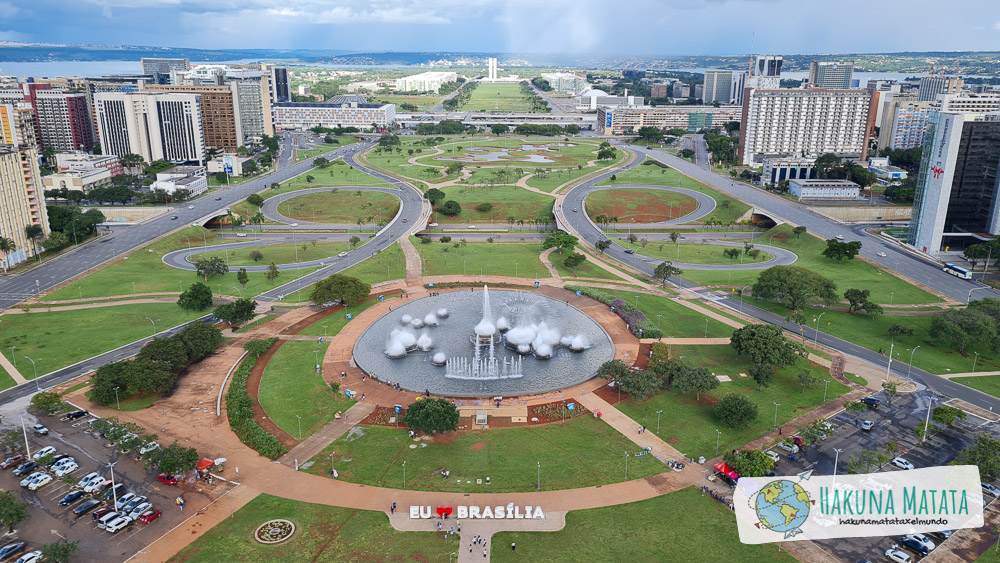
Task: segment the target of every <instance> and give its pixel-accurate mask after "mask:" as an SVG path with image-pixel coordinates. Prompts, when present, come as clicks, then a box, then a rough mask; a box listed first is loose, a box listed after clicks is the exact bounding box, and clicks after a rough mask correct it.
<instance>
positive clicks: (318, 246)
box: [191, 241, 351, 271]
mask: <svg viewBox="0 0 1000 563" xmlns="http://www.w3.org/2000/svg"><path fill="white" fill-rule="evenodd" d="M349 250H351V245H350V244H349V243H346V242H329V241H310V242H303V243H299V244H291V243H286V244H268V245H261V246H253V247H244V248H234V249H232V250H215V251H212V252H201V253H199V254H194V255H192V256H191V262H195V261H197V260H200V259H203V258H222V259H223V260H227V259H228V260H229V269H230V270H231V271H237V270H239V268H240V266H261V265H266V264H270V263H271V262H274V263H275V264H278V265H281V264H295V263H296V261H298V262H308V261H310V260H323V259H324V258H332V257H334V256H336V255H337V254H339V253H341V252H345V251H349ZM253 251H257V252H260V253H261V254H263V255H264V257H263V258H262V259H261V260H260V261H257V262H255V261H254V260H253V259H252V258H250V253H251V252H253Z"/></svg>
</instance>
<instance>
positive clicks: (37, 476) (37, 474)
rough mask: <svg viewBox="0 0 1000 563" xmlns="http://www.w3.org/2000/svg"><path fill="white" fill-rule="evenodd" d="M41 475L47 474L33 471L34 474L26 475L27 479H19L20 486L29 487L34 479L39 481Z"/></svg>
mask: <svg viewBox="0 0 1000 563" xmlns="http://www.w3.org/2000/svg"><path fill="white" fill-rule="evenodd" d="M42 475H48V473H45V472H44V471H35V472H34V473H32V474H31V475H28V476H27V477H25V478H24V479H21V486H22V487H27V486H28V485H30V484H31V483H32V481H34V480H35V479H40V478H41V477H42Z"/></svg>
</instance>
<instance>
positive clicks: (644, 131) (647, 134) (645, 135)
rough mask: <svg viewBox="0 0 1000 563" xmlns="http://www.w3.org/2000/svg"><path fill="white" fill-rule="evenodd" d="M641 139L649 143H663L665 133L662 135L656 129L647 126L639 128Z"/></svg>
mask: <svg viewBox="0 0 1000 563" xmlns="http://www.w3.org/2000/svg"><path fill="white" fill-rule="evenodd" d="M639 138H640V139H645V140H647V141H662V140H663V133H661V132H660V130H659V129H657V128H656V127H651V126H649V125H646V126H644V127H640V128H639Z"/></svg>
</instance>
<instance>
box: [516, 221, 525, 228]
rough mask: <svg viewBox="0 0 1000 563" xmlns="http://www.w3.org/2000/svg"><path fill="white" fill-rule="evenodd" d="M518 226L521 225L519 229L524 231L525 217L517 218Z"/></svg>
mask: <svg viewBox="0 0 1000 563" xmlns="http://www.w3.org/2000/svg"><path fill="white" fill-rule="evenodd" d="M517 226H518V227H520V229H519V230H522V231H523V230H524V219H518V220H517Z"/></svg>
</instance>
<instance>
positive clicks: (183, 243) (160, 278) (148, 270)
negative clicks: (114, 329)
mask: <svg viewBox="0 0 1000 563" xmlns="http://www.w3.org/2000/svg"><path fill="white" fill-rule="evenodd" d="M226 242H228V241H226V240H224V239H221V238H219V237H217V236H215V234H214V233H213V232H212V231H210V230H208V229H205V228H202V227H185V228H184V229H181V230H180V231H178V232H176V233H174V234H171V235H169V236H167V237H164V238H162V239H160V240H157V241H155V242H152V243H150V244H148V245H146V246H144V247H142V248H139V249H138V250H133V251H132V253H131V254H128V255H127V256H125V257H123V258H122V259H120V260H118V261H116V262H114V263H113V264H109V265H108V266H106V267H104V268H102V269H100V270H97V271H96V272H94V273H92V274H90V275H88V276H86V277H84V278H83V279H80V280H77V281H74V282H73V283H71V284H69V285H67V286H66V287H64V288H62V289H60V290H57V291H54V292H52V293H50V294H48V295H44V296H42V301H62V300H68V299H78V298H79V297H81V296H82V297H83V298H85V299H89V298H92V297H107V296H110V295H128V294H131V293H132V292H133V290H132V282H135V293H155V292H167V291H183V290H184V289H187V288H188V287H189V286H190V285H191V284H192V283H194V282H196V281H202V282H204V280H203V279H202V278H200V277H199V276H198V274H197V273H195V272H192V271H188V270H179V269H177V268H174V267H171V266H167V265H166V264H164V263H163V261H162V257H163V255H164V254H166V253H168V252H172V251H174V250H181V249H183V248H188V246H189V245H190V246H191V247H192V248H195V247H197V246H198V245H203V246H205V245H207V246H211V245H213V244H224V243H226ZM261 263H264V264H269V263H270V261H268V262H264V261H262V262H261ZM237 270H238V268H237V269H233V270H230V272H229V273H228V274H224V275H221V276H215V277H213V278H211V279H210V280H209V281H208V285H209V287H211V288H212V291H213V292H214V293H216V294H219V293H221V294H224V295H238V294H239V292H238V291H237V290H236V289H234V286H235V287H239V282H237V281H236V271H237ZM311 271H313V269H304V270H296V271H295V272H289V271H286V272H282V273H281V275H280V276H279V277H278V279H276V280H274V283H272V282H269V281H267V278H266V277H265V274H266V272H250V273H249V276H250V282H249V283H248V284H247V288H246V289H245V290H243V295H244V296H253V295H257V294H258V293H260V292H261V291H267V290H269V289H271V288H272V287H274V285H275V284H281V283H286V282H288V281H291V280H293V279H295V278H298V277H299V276H304V275H306V274H307V273H309V272H311ZM240 289H242V288H240Z"/></svg>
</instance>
